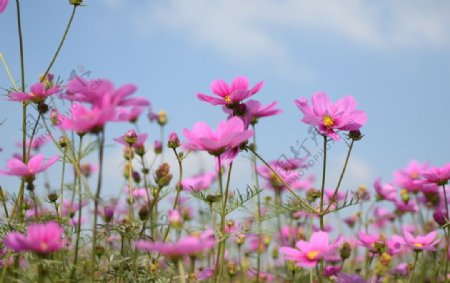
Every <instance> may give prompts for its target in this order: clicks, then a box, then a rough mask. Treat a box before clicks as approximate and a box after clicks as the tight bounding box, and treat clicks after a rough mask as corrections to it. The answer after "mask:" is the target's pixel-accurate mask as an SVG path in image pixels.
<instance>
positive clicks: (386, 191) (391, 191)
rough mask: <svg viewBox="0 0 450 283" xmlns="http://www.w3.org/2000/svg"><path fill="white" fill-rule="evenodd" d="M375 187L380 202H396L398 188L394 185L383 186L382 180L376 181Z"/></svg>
mask: <svg viewBox="0 0 450 283" xmlns="http://www.w3.org/2000/svg"><path fill="white" fill-rule="evenodd" d="M373 187H374V188H375V191H376V192H377V198H378V199H380V200H389V201H395V200H396V199H397V188H396V187H395V186H394V185H392V184H389V183H388V184H382V183H381V179H380V178H378V179H376V180H375V182H374V184H373Z"/></svg>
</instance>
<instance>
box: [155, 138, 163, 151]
mask: <svg viewBox="0 0 450 283" xmlns="http://www.w3.org/2000/svg"><path fill="white" fill-rule="evenodd" d="M153 150H154V152H155V154H160V153H161V152H162V150H163V148H162V143H161V142H160V141H155V142H154V143H153Z"/></svg>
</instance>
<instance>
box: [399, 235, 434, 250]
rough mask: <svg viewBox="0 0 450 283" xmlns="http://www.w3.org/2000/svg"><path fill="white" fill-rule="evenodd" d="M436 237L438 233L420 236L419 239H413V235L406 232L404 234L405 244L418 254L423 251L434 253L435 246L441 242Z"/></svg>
mask: <svg viewBox="0 0 450 283" xmlns="http://www.w3.org/2000/svg"><path fill="white" fill-rule="evenodd" d="M436 236H437V232H436V231H433V232H430V233H428V234H426V235H419V236H417V237H413V235H411V234H410V233H409V232H406V231H404V233H403V238H404V240H405V244H406V245H407V246H409V247H410V248H412V249H413V250H414V251H416V252H419V251H423V250H426V251H434V250H435V246H436V245H437V243H439V241H440V239H436Z"/></svg>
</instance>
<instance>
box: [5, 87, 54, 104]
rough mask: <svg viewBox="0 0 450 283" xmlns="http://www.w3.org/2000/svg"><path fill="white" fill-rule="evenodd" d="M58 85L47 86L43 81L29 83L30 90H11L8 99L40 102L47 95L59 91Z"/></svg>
mask: <svg viewBox="0 0 450 283" xmlns="http://www.w3.org/2000/svg"><path fill="white" fill-rule="evenodd" d="M59 89H60V88H59V86H58V85H54V86H51V87H50V88H47V87H46V85H45V84H44V83H35V84H33V85H31V87H30V92H29V93H26V92H12V93H10V94H9V100H11V101H20V102H22V101H27V100H29V101H32V102H34V103H42V102H44V101H45V99H46V98H47V97H49V96H50V95H53V94H55V93H57V92H58V91H59Z"/></svg>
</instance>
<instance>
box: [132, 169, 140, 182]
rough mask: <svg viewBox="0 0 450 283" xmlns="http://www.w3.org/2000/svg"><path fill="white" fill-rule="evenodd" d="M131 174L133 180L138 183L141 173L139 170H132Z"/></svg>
mask: <svg viewBox="0 0 450 283" xmlns="http://www.w3.org/2000/svg"><path fill="white" fill-rule="evenodd" d="M132 176H133V181H134V182H135V183H136V184H139V183H140V182H141V174H139V172H137V171H133V174H132Z"/></svg>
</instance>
